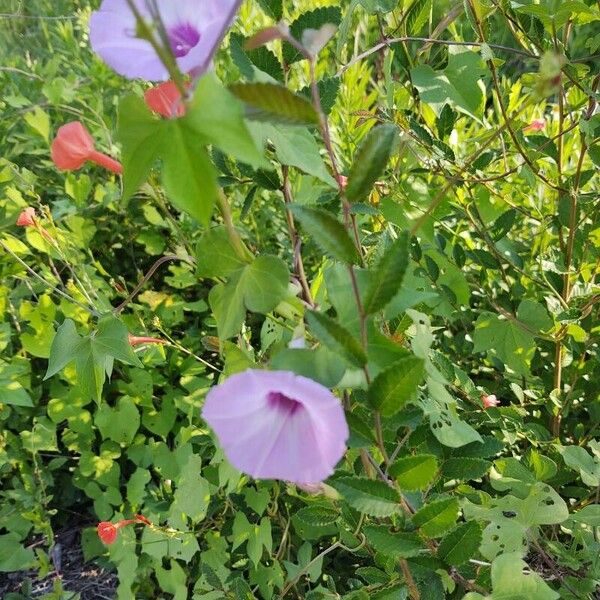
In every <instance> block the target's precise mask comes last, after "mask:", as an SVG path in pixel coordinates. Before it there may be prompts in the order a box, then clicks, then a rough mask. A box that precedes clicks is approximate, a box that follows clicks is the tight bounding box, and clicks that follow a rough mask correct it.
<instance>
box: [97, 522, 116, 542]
mask: <svg viewBox="0 0 600 600" xmlns="http://www.w3.org/2000/svg"><path fill="white" fill-rule="evenodd" d="M118 533H119V528H118V527H117V526H116V525H114V524H113V523H109V522H107V521H102V523H98V537H99V538H100V539H101V540H102V543H103V544H106V545H107V546H110V545H111V544H114V543H115V542H116V541H117V534H118Z"/></svg>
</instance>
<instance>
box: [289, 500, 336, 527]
mask: <svg viewBox="0 0 600 600" xmlns="http://www.w3.org/2000/svg"><path fill="white" fill-rule="evenodd" d="M339 516H340V513H339V512H338V511H337V510H336V509H335V508H333V507H331V506H319V505H316V506H306V507H304V508H301V509H300V510H299V511H298V512H297V513H296V517H297V518H298V519H300V521H302V522H303V523H305V524H306V525H308V526H310V527H326V526H328V525H332V524H333V523H335V522H336V521H337V520H338V518H339Z"/></svg>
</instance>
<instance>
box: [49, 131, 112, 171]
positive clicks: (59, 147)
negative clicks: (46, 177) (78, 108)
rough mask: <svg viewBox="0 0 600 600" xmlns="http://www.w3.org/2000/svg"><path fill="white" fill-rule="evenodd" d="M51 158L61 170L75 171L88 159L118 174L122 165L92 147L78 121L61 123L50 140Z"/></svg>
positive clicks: (91, 140) (87, 134)
mask: <svg viewBox="0 0 600 600" xmlns="http://www.w3.org/2000/svg"><path fill="white" fill-rule="evenodd" d="M51 154H52V160H53V161H54V164H55V165H56V166H57V167H58V168H59V169H61V170H62V171H76V170H77V169H80V168H81V167H82V166H83V165H84V164H85V163H86V162H87V161H88V160H89V161H91V162H93V163H96V164H97V165H100V166H101V167H104V168H105V169H108V170H109V171H112V172H113V173H117V174H118V175H120V174H121V173H122V172H123V166H122V165H121V163H120V162H118V161H116V160H114V159H113V158H111V157H110V156H107V155H106V154H102V152H98V151H97V150H96V148H95V147H94V140H93V139H92V136H91V135H90V133H89V131H88V130H87V129H86V128H85V126H84V125H83V124H82V123H80V122H79V121H74V122H72V123H68V124H67V125H63V126H62V127H61V128H60V129H59V130H58V132H57V134H56V138H55V139H54V141H53V142H52V149H51Z"/></svg>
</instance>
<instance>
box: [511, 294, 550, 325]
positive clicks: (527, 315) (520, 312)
mask: <svg viewBox="0 0 600 600" xmlns="http://www.w3.org/2000/svg"><path fill="white" fill-rule="evenodd" d="M517 319H519V321H522V322H523V323H525V325H528V326H529V327H531V328H532V329H533V330H535V331H536V332H537V331H547V330H548V329H550V328H551V327H552V325H553V322H552V319H551V318H550V316H549V315H548V311H547V310H546V309H545V308H544V306H543V305H542V304H540V303H539V302H536V301H535V300H528V299H526V300H523V301H522V302H521V304H519V308H517Z"/></svg>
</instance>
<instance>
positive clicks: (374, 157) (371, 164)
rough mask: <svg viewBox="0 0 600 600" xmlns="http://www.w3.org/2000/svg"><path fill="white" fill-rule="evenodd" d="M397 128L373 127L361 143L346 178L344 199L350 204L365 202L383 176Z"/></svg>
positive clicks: (393, 147)
mask: <svg viewBox="0 0 600 600" xmlns="http://www.w3.org/2000/svg"><path fill="white" fill-rule="evenodd" d="M397 140H398V128H397V127H396V126H395V125H392V124H389V123H387V124H385V125H380V126H378V127H373V129H371V131H369V133H368V134H367V136H366V138H365V139H364V140H363V141H362V143H361V145H360V147H359V148H358V151H357V152H356V155H355V156H354V161H353V163H352V169H351V171H350V175H349V177H348V185H347V187H346V197H347V198H348V200H349V201H350V202H362V201H365V200H366V199H367V198H368V197H369V194H370V193H371V190H372V189H373V186H374V185H375V182H376V181H377V179H378V178H379V177H380V176H381V175H382V174H383V172H384V171H385V168H386V166H387V163H388V161H389V160H390V157H391V156H392V154H393V153H394V151H395V148H396V143H397Z"/></svg>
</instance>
